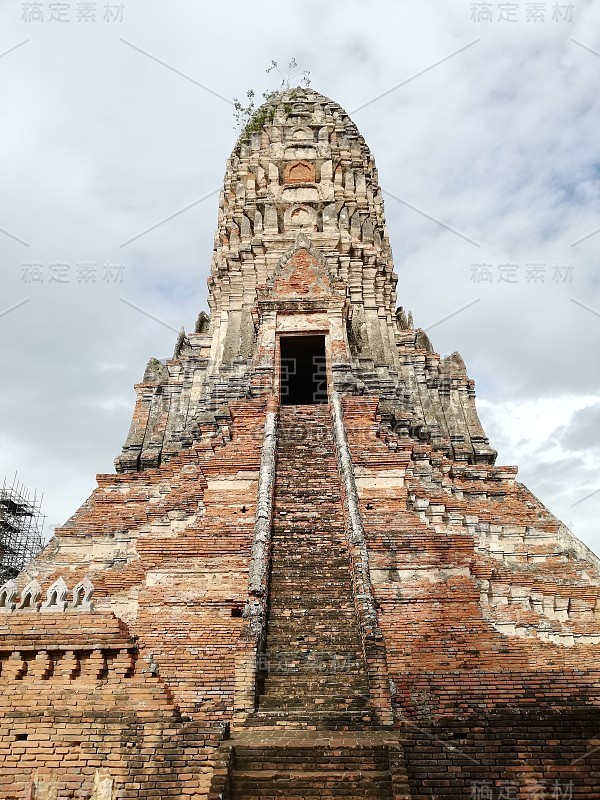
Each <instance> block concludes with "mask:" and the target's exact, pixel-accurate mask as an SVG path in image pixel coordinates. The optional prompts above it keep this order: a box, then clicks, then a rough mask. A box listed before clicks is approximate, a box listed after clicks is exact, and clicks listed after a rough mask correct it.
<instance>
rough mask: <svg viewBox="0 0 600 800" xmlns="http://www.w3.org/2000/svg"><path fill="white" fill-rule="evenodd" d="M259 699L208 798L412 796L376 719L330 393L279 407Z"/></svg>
mask: <svg viewBox="0 0 600 800" xmlns="http://www.w3.org/2000/svg"><path fill="white" fill-rule="evenodd" d="M269 598H270V600H269V617H268V632H267V641H266V652H265V658H264V667H265V669H264V671H263V673H262V677H261V680H260V691H259V702H258V711H256V712H255V713H253V714H251V715H250V716H249V717H248V719H247V721H246V724H245V726H244V728H243V729H242V730H239V731H236V732H235V733H234V735H233V738H232V739H231V740H229V741H227V742H224V743H223V748H222V769H219V770H218V771H217V772H216V773H215V776H214V778H213V787H212V791H211V794H210V795H209V798H210V799H211V800H216V798H223V800H275V798H287V800H318V798H325V797H331V798H333V797H344V798H345V799H346V800H359V798H372V799H373V800H392V799H394V800H396V799H397V800H406V798H408V797H409V793H408V790H407V786H408V784H407V778H406V772H405V767H404V764H403V755H402V753H401V748H400V751H398V747H397V742H396V745H394V744H393V743H390V742H389V741H387V740H386V739H385V734H384V733H383V732H381V731H378V730H377V729H376V728H375V727H374V726H373V721H372V715H371V711H370V708H369V685H368V679H367V671H366V666H365V663H364V655H363V649H362V642H361V636H360V631H359V627H358V621H357V618H356V612H355V608H354V603H353V591H352V578H351V566H350V556H349V552H348V546H347V543H346V534H345V530H344V513H343V508H342V503H341V498H340V478H339V473H338V467H337V463H336V459H335V449H334V441H333V433H332V423H331V415H330V410H329V407H328V406H327V405H313V406H287V407H286V406H284V407H282V409H281V412H280V421H279V434H278V443H277V470H276V478H275V500H274V516H273V531H272V558H271V578H270V589H269Z"/></svg>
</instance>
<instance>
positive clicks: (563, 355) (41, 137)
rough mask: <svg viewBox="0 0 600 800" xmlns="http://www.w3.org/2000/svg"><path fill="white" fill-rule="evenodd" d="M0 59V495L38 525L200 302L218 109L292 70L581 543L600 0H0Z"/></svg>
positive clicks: (222, 128) (110, 443)
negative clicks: (334, 111)
mask: <svg viewBox="0 0 600 800" xmlns="http://www.w3.org/2000/svg"><path fill="white" fill-rule="evenodd" d="M107 6H108V7H107ZM94 12H95V20H94ZM57 17H58V18H59V19H57ZM0 53H1V54H2V56H1V57H0V104H1V105H0V107H1V116H0V119H1V124H0V153H1V156H0V185H1V187H2V191H1V192H0V228H1V231H0V258H1V262H0V263H1V269H2V271H1V273H0V275H1V277H0V347H1V353H2V373H1V375H2V391H1V392H0V479H1V478H2V477H3V476H7V477H8V478H9V479H10V478H12V476H13V474H14V472H15V471H18V474H19V478H20V480H21V481H23V482H24V483H25V484H27V485H28V486H30V487H32V488H34V487H35V488H37V489H38V490H39V491H43V492H44V494H45V500H44V510H45V513H46V514H47V515H48V518H47V532H48V533H49V532H50V531H51V529H52V527H53V526H54V525H58V524H61V523H63V522H64V521H65V520H66V519H67V518H68V517H69V516H70V515H71V514H72V513H73V511H74V510H75V509H76V508H77V507H78V506H79V504H80V503H81V502H82V501H83V500H84V499H85V498H86V497H87V496H88V495H89V494H90V492H91V491H92V489H93V488H94V486H95V474H96V473H98V472H111V471H112V470H113V466H112V460H113V458H114V457H115V456H116V455H117V454H118V453H119V452H120V449H121V446H122V444H123V442H124V439H125V436H126V434H127V430H128V427H129V422H130V419H131V414H132V410H133V403H134V391H133V384H134V383H136V382H137V381H139V380H140V379H141V376H142V374H143V370H144V366H145V364H146V362H147V360H148V359H149V358H150V357H152V356H156V357H159V358H164V357H168V356H170V355H171V353H172V351H173V347H174V343H175V338H176V331H177V330H178V329H179V327H180V326H181V325H183V326H185V327H186V329H187V330H189V329H190V328H192V326H193V323H194V320H195V317H196V315H197V313H198V311H199V310H201V309H206V307H207V306H206V278H207V276H208V270H209V265H210V256H211V251H212V241H213V235H214V228H215V225H216V220H217V197H216V194H214V193H215V192H216V191H217V190H218V189H219V186H220V184H221V181H222V176H223V172H224V168H225V161H226V158H227V156H228V155H229V151H230V150H231V149H232V147H233V144H234V141H235V137H236V131H235V129H234V118H233V107H232V99H233V98H234V97H243V96H244V95H245V92H246V91H247V90H248V89H254V90H255V91H256V93H257V94H260V93H261V92H263V91H265V90H270V89H274V88H276V87H277V80H278V78H277V76H276V75H274V74H273V73H271V74H267V73H266V68H267V67H268V66H269V64H270V62H271V60H275V61H277V62H278V63H279V65H280V66H282V67H283V66H285V65H287V63H288V62H289V60H290V59H291V58H292V57H295V58H296V60H297V61H298V65H299V68H300V69H301V70H303V69H307V70H310V75H311V79H312V86H313V87H314V88H315V89H317V90H318V91H320V92H322V93H323V94H325V95H328V96H329V97H331V98H333V99H334V100H336V101H337V102H339V103H340V104H341V105H342V106H343V107H344V108H345V109H346V110H347V111H348V112H350V113H351V114H352V116H353V118H354V120H355V122H356V123H357V125H358V126H359V128H360V130H361V132H362V133H363V135H364V136H365V139H366V141H367V143H368V144H369V146H370V148H371V150H372V151H373V153H374V155H375V159H376V162H377V165H378V169H379V177H380V181H381V184H382V187H383V189H384V190H385V192H386V194H387V198H386V214H387V221H388V227H389V231H390V236H391V240H392V246H393V249H394V256H395V265H396V270H397V272H398V275H399V282H398V302H399V304H401V305H403V306H405V307H406V308H409V309H411V310H412V311H413V314H414V319H415V323H416V324H417V325H419V326H421V327H423V328H425V329H428V330H429V335H430V338H431V339H432V341H433V343H434V346H435V347H436V349H437V350H438V351H439V352H440V353H442V354H448V353H451V352H453V351H454V350H458V351H459V352H460V353H461V354H462V356H463V357H464V359H465V362H466V364H467V367H468V369H469V373H470V375H471V376H472V377H473V378H474V379H475V380H476V384H477V394H478V405H479V409H480V413H481V416H482V420H483V423H484V426H485V428H486V430H487V433H488V435H489V436H490V437H491V441H492V444H493V445H494V446H495V447H496V448H497V449H498V450H499V454H500V455H499V463H504V464H519V465H520V473H519V478H520V480H522V481H523V482H524V483H526V484H527V485H528V486H529V487H530V488H531V489H532V490H533V491H534V492H535V493H536V494H537V495H538V496H539V497H540V498H541V500H542V501H543V502H544V503H545V504H546V505H547V506H548V507H549V508H550V509H551V510H552V511H553V512H554V513H556V514H557V515H558V516H559V517H561V518H562V519H563V520H564V521H565V522H566V523H567V524H569V525H570V526H571V528H572V529H573V530H574V532H575V533H576V535H577V536H579V538H581V539H582V540H583V541H584V542H586V543H587V544H588V545H589V546H591V547H592V548H593V549H595V550H596V552H600V525H599V524H598V523H597V522H596V519H597V517H598V516H600V370H599V364H598V352H599V345H600V286H599V272H598V258H597V255H596V254H597V252H598V247H599V245H600V233H599V234H597V235H594V232H595V231H597V230H598V229H599V228H600V153H599V141H600V140H599V137H598V131H599V130H600V104H599V102H598V97H599V87H600V3H592V2H586V0H574V2H573V3H556V2H553V0H548V2H541V3H529V2H514V3H503V2H496V1H495V0H493V2H491V3H488V4H485V3H471V2H463V1H462V0H443V2H442V1H440V2H436V1H434V0H429V1H428V2H423V0H418V1H417V0H411V1H410V2H406V3H402V4H400V3H398V2H396V1H395V0H394V1H393V2H392V0H390V1H389V2H369V3H368V4H367V3H364V2H354V0H344V2H338V1H337V0H330V1H329V2H310V1H309V0H305V2H303V3H292V2H288V0H277V1H276V2H275V1H273V2H265V0H255V2H253V3H248V2H233V1H232V0H223V2H220V3H218V4H217V3H210V4H209V3H208V2H200V1H199V0H195V2H192V1H191V0H172V1H171V2H169V3H167V2H157V1H156V0H125V2H124V3H123V4H119V3H108V4H107V2H106V0H99V2H97V3H94V2H92V3H89V2H88V3H82V2H76V0H73V1H72V2H65V3H56V2H53V0H44V1H43V2H40V3H27V2H20V0H19V1H17V0H1V2H0ZM284 71H285V70H284ZM179 212H180V213H179ZM159 223H161V224H159ZM149 229H150V230H149ZM140 234H142V235H140ZM133 306H137V307H138V308H139V309H143V310H145V311H146V312H147V314H149V315H151V316H153V317H156V318H157V319H158V320H161V321H162V323H164V324H161V322H157V321H155V320H154V319H152V318H151V317H150V316H148V315H146V314H144V313H142V312H141V311H139V310H137V309H136V308H134V307H133ZM593 493H596V494H593ZM590 495H591V496H590Z"/></svg>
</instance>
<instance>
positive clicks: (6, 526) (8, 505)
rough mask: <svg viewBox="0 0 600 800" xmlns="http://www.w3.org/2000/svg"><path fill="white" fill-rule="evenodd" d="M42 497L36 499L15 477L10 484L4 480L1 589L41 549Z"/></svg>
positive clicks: (0, 511) (0, 527)
mask: <svg viewBox="0 0 600 800" xmlns="http://www.w3.org/2000/svg"><path fill="white" fill-rule="evenodd" d="M42 500H43V495H42V496H41V497H40V498H39V499H38V497H37V493H36V492H34V493H33V496H32V495H31V493H30V492H29V490H28V489H26V488H25V487H24V486H23V485H22V484H20V483H18V482H17V476H16V475H15V477H14V480H13V482H12V484H10V485H8V484H7V482H6V479H5V480H4V483H3V484H2V491H1V492H0V586H1V585H2V584H3V583H4V582H5V581H7V580H9V579H10V578H14V577H16V576H17V575H18V574H19V572H21V570H22V569H23V568H24V567H25V566H26V565H27V564H28V563H29V562H30V561H31V560H32V559H33V558H35V556H37V554H38V553H39V552H40V551H41V550H42V548H43V547H44V538H43V528H44V519H45V517H44V516H43V515H42V512H41V508H42Z"/></svg>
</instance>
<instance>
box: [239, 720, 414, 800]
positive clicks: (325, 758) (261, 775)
mask: <svg viewBox="0 0 600 800" xmlns="http://www.w3.org/2000/svg"><path fill="white" fill-rule="evenodd" d="M230 770H231V771H230V779H229V780H230V782H229V796H230V797H231V798H235V800H264V799H265V798H269V800H271V798H286V800H320V798H324V797H344V798H346V800H358V799H359V798H363V799H364V798H372V800H391V799H392V798H395V797H396V796H398V797H400V796H401V795H397V794H396V792H395V791H394V783H395V782H394V781H393V779H392V775H391V772H390V756H389V751H388V747H387V746H386V745H385V744H383V743H382V742H372V741H361V742H360V743H359V744H358V745H357V744H356V743H355V742H353V741H347V740H345V739H343V740H341V741H339V742H337V743H336V742H326V741H322V740H319V739H317V740H316V741H313V742H308V741H302V740H294V739H290V738H289V737H285V736H284V738H283V741H280V742H279V743H278V744H273V745H269V744H268V743H267V742H264V743H263V744H260V743H253V744H252V745H251V746H248V745H247V744H246V743H244V742H243V741H240V742H238V743H237V744H235V746H234V747H233V752H232V754H231V761H230ZM225 797H227V794H225Z"/></svg>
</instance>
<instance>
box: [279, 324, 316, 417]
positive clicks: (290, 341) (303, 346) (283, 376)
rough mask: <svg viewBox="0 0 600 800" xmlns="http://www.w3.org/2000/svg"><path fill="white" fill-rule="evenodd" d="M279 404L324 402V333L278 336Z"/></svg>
mask: <svg viewBox="0 0 600 800" xmlns="http://www.w3.org/2000/svg"><path fill="white" fill-rule="evenodd" d="M279 350H280V364H279V367H280V369H279V376H280V378H279V387H280V397H281V404H282V405H286V406H292V405H314V404H318V403H326V402H327V370H326V364H327V362H326V357H325V336H324V335H320V336H318V335H305V336H281V337H280V339H279Z"/></svg>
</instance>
